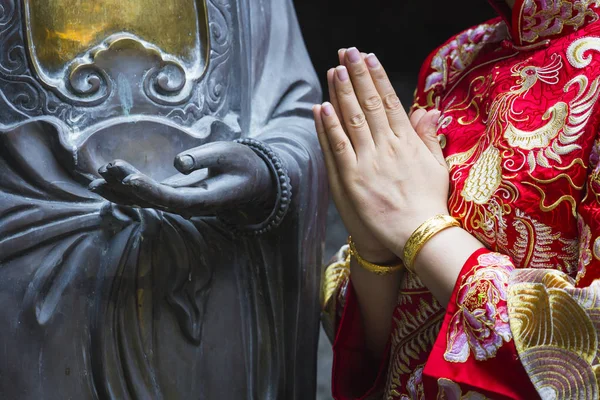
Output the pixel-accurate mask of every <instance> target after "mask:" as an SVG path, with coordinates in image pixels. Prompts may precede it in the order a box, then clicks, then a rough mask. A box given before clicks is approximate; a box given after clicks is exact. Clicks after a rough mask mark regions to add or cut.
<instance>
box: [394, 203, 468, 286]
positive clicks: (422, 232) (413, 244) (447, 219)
mask: <svg viewBox="0 0 600 400" xmlns="http://www.w3.org/2000/svg"><path fill="white" fill-rule="evenodd" d="M457 226H460V222H458V221H457V220H456V219H455V218H453V217H451V216H449V215H442V214H440V215H436V216H435V217H432V218H429V219H428V220H427V221H425V222H424V223H422V224H421V226H419V227H418V228H417V229H416V230H415V231H414V232H413V234H412V235H410V237H409V238H408V241H407V242H406V245H405V246H404V265H405V266H406V269H407V270H409V271H410V272H411V273H413V274H414V273H415V270H414V265H413V264H414V262H415V258H417V254H419V251H421V249H422V248H423V246H425V243H427V242H428V241H429V240H430V239H431V238H432V237H434V236H435V235H437V234H438V233H440V232H441V231H443V230H445V229H448V228H452V227H457Z"/></svg>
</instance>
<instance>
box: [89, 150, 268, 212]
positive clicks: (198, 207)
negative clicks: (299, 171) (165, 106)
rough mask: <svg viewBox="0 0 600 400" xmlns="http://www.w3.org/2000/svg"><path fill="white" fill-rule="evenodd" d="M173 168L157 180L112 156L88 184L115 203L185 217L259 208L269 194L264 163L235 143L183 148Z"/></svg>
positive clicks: (265, 201) (251, 152)
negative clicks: (97, 176) (172, 174)
mask: <svg viewBox="0 0 600 400" xmlns="http://www.w3.org/2000/svg"><path fill="white" fill-rule="evenodd" d="M175 168H177V170H178V171H179V172H180V173H181V174H177V175H175V176H173V177H171V178H169V179H167V180H165V181H163V182H161V183H159V182H156V181H155V180H153V179H151V178H150V177H148V176H146V175H144V174H142V173H141V172H140V171H138V170H137V169H135V168H134V167H133V166H132V165H131V164H129V163H127V162H125V161H121V160H116V161H113V162H112V163H110V164H107V165H106V166H104V167H102V168H100V170H99V171H98V172H99V173H100V175H101V176H102V178H103V179H97V180H95V181H93V182H92V183H91V184H90V190H92V191H94V192H96V193H97V194H99V195H101V196H103V197H104V198H106V199H107V200H109V201H112V202H114V203H117V204H121V205H127V206H138V207H142V208H155V209H158V210H162V211H166V212H171V213H176V214H180V215H183V216H186V217H192V216H201V215H215V214H216V213H218V212H223V211H230V210H236V209H237V210H239V209H245V208H248V209H252V208H256V207H257V206H258V207H259V208H260V207H261V206H262V207H263V208H264V207H265V206H266V204H267V203H268V202H269V200H271V199H272V198H274V196H275V193H274V187H275V186H274V183H273V179H272V177H271V173H270V171H269V168H268V166H267V164H266V163H265V162H264V161H263V160H262V159H261V158H260V157H259V156H258V155H257V154H256V153H255V152H254V151H253V150H251V149H250V148H249V147H247V146H245V145H242V144H239V143H235V142H214V143H209V144H205V145H203V146H200V147H196V148H193V149H191V150H188V151H185V152H183V153H181V154H179V155H178V156H177V157H176V158H175Z"/></svg>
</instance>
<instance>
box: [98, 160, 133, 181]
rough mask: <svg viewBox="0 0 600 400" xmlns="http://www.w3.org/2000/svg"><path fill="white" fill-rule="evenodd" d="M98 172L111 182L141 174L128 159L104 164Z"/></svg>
mask: <svg viewBox="0 0 600 400" xmlns="http://www.w3.org/2000/svg"><path fill="white" fill-rule="evenodd" d="M98 173H99V174H100V175H101V176H102V177H103V178H104V179H105V180H106V181H107V182H111V183H116V182H120V181H122V180H123V179H125V178H126V177H127V176H129V175H133V174H139V173H140V171H139V170H138V169H137V168H135V167H134V166H133V165H131V164H129V163H128V162H127V161H123V160H114V161H112V162H110V163H108V164H106V165H104V166H102V167H101V168H100V169H99V170H98Z"/></svg>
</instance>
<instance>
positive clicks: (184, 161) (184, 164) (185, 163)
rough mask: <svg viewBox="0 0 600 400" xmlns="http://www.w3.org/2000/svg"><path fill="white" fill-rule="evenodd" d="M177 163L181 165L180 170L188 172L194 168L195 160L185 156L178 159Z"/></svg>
mask: <svg viewBox="0 0 600 400" xmlns="http://www.w3.org/2000/svg"><path fill="white" fill-rule="evenodd" d="M177 163H178V164H179V168H178V169H180V170H184V171H187V170H189V169H192V167H193V166H194V158H193V157H192V156H188V155H184V156H181V157H178V158H177Z"/></svg>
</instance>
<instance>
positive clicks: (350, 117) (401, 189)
mask: <svg viewBox="0 0 600 400" xmlns="http://www.w3.org/2000/svg"><path fill="white" fill-rule="evenodd" d="M345 61H346V62H345V66H343V65H342V66H339V67H337V68H336V69H335V74H334V75H335V76H334V79H333V81H334V87H335V88H334V90H335V93H336V96H337V102H338V103H339V105H338V107H339V109H340V113H341V115H340V116H339V117H338V115H337V113H336V112H335V109H334V107H333V106H332V105H331V104H328V103H325V104H324V105H323V106H322V109H321V117H322V121H323V126H324V129H325V131H326V132H327V136H328V139H329V143H330V147H331V149H333V155H334V157H333V159H334V160H335V164H336V166H337V170H338V171H339V180H340V182H341V184H342V186H343V187H344V189H345V192H346V194H347V195H348V198H349V199H350V201H351V202H352V203H353V204H354V205H355V210H356V212H357V213H358V214H359V217H360V218H361V219H362V221H364V223H365V225H366V226H367V227H368V228H369V229H370V230H371V231H372V232H373V233H374V235H375V236H376V237H377V238H378V239H379V240H380V242H381V243H382V244H383V245H384V246H385V247H387V248H388V249H390V250H392V251H393V252H394V253H395V254H396V255H398V256H402V253H403V248H404V244H405V243H406V241H407V240H408V238H409V236H410V235H411V234H412V232H414V230H415V229H416V228H417V227H418V226H419V225H420V224H421V223H422V222H424V221H425V220H427V219H428V218H430V217H433V216H434V215H436V214H447V213H448V210H447V198H448V188H449V177H448V169H447V166H446V163H445V160H444V157H443V154H442V150H441V148H440V146H439V143H438V141H437V138H436V135H435V128H434V125H435V122H437V119H438V118H439V112H435V111H433V112H430V113H428V114H427V115H426V116H422V117H421V118H420V121H419V123H421V124H424V125H425V126H428V127H429V128H428V129H423V132H422V133H421V136H419V134H417V132H416V131H415V129H413V127H412V125H411V122H410V119H409V118H408V116H407V115H406V113H405V112H404V109H403V107H402V104H401V103H400V101H399V99H398V97H397V95H396V93H395V90H394V89H393V87H392V85H391V83H390V81H389V79H388V77H387V74H386V73H385V70H384V69H383V67H382V66H381V64H380V63H379V61H378V60H377V58H376V57H375V56H374V55H369V56H367V57H366V58H365V59H363V57H362V56H361V54H360V53H359V52H358V50H357V49H355V48H352V49H349V50H348V51H346V53H345ZM344 129H345V130H344ZM390 221H393V223H390Z"/></svg>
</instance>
